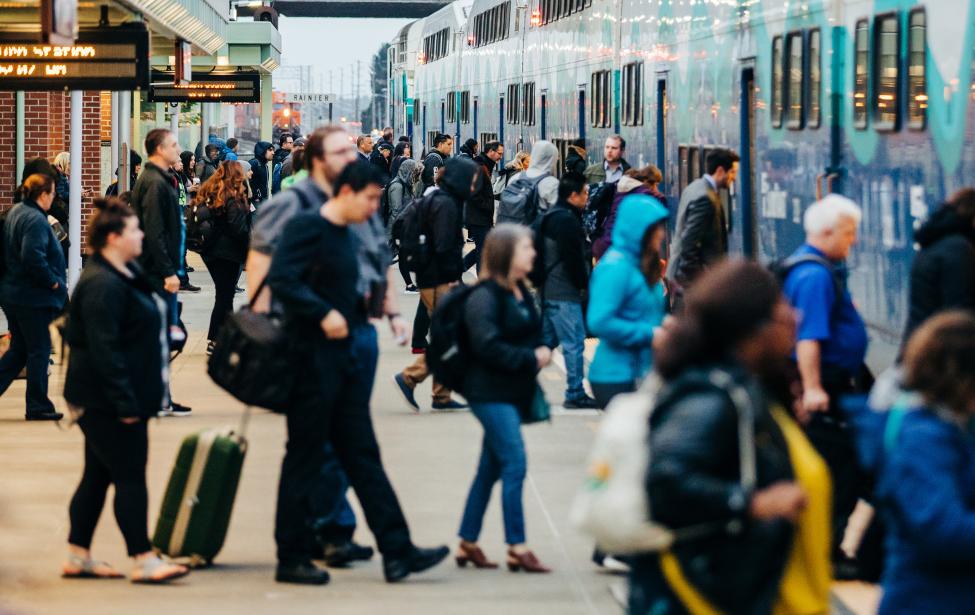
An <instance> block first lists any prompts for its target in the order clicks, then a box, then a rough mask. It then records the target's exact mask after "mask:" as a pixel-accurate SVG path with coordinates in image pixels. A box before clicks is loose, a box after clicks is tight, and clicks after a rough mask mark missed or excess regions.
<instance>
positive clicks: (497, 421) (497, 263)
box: [457, 224, 552, 572]
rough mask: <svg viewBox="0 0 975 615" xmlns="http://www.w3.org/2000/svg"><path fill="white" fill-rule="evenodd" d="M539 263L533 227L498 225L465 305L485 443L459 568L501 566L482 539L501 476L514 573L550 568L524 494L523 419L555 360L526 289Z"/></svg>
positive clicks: (471, 378) (471, 380)
mask: <svg viewBox="0 0 975 615" xmlns="http://www.w3.org/2000/svg"><path fill="white" fill-rule="evenodd" d="M534 260H535V248H534V244H533V242H532V235H531V231H530V230H529V229H528V228H527V227H524V226H520V225H516V224H500V225H498V226H497V227H496V228H495V229H494V230H493V231H491V232H490V233H489V234H488V236H487V239H486V240H485V242H484V253H483V261H482V265H481V280H482V281H481V282H480V284H479V285H478V286H477V288H475V289H474V290H473V291H471V294H470V296H469V297H468V298H467V300H466V302H465V304H464V325H465V329H466V330H467V334H468V336H469V343H470V350H471V357H472V361H471V364H470V369H469V370H468V372H467V374H466V377H465V380H464V389H463V393H464V397H465V398H466V399H467V401H468V402H469V403H470V405H471V412H472V413H473V414H474V416H475V417H477V420H478V421H479V422H480V423H481V426H482V427H484V444H483V448H482V449H481V459H480V462H479V465H478V468H477V475H476V476H475V477H474V483H473V484H472V485H471V490H470V493H469V494H468V496H467V504H466V506H465V508H464V517H463V520H462V521H461V526H460V532H459V534H460V547H459V550H458V553H457V563H458V565H460V566H465V565H466V564H467V563H468V562H470V563H472V564H473V565H474V566H475V567H477V568H497V566H498V565H497V564H496V563H494V562H492V561H490V560H488V558H487V556H485V555H484V553H483V552H482V551H481V549H480V547H479V546H478V544H477V539H478V536H479V535H480V533H481V524H482V522H483V520H484V512H485V510H486V509H487V505H488V501H489V500H490V499H491V490H492V489H493V488H494V483H496V482H497V481H498V479H500V480H501V508H502V510H503V512H504V530H505V542H507V543H508V557H507V564H508V568H509V570H511V571H513V572H514V571H517V570H521V569H524V570H525V571H526V572H549V569H548V568H546V567H545V566H544V565H542V563H541V562H539V561H538V559H537V558H536V557H535V555H534V554H533V553H532V552H531V551H530V550H529V549H528V547H527V546H526V544H525V519H524V514H523V511H522V497H521V496H522V484H523V482H524V479H525V474H526V472H527V460H526V456H525V442H524V440H523V439H522V437H521V416H522V415H523V414H524V413H526V412H527V411H528V410H529V409H530V407H531V404H532V400H533V398H534V396H535V391H536V387H537V385H536V383H535V376H536V374H537V373H538V370H540V369H542V368H543V367H545V366H546V365H548V363H549V361H550V360H551V358H552V353H551V351H550V350H549V349H548V348H547V347H546V346H543V345H542V343H541V333H542V325H541V318H540V317H539V314H538V311H537V310H536V309H535V303H534V300H533V298H532V296H531V295H530V294H529V292H528V289H527V287H526V286H525V279H526V278H527V276H528V274H529V273H530V272H531V269H532V264H533V262H534Z"/></svg>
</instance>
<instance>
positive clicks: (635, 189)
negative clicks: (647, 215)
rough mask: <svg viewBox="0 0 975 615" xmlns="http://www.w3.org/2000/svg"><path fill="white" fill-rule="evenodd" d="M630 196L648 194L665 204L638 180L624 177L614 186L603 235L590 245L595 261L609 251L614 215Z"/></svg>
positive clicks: (654, 191) (659, 195) (658, 195)
mask: <svg viewBox="0 0 975 615" xmlns="http://www.w3.org/2000/svg"><path fill="white" fill-rule="evenodd" d="M631 194H649V195H651V196H652V197H654V198H656V199H657V200H658V201H659V202H660V204H661V205H663V204H664V203H666V201H665V200H664V195H662V194H660V193H659V192H657V191H656V190H654V189H653V188H651V187H650V186H647V185H645V184H643V183H642V182H640V181H639V180H636V179H633V178H632V177H627V176H625V175H624V176H623V179H621V180H620V181H619V182H618V183H617V184H616V195H615V196H613V203H612V205H610V209H609V213H608V214H607V215H606V221H605V222H604V223H603V234H602V235H601V236H600V237H599V238H598V239H597V240H596V241H594V242H593V244H592V255H593V256H594V257H596V259H597V260H598V259H600V258H602V257H603V254H605V253H606V250H608V249H609V244H610V242H611V241H612V238H613V228H614V227H615V226H616V215H617V212H618V211H619V207H620V203H622V202H623V199H624V198H625V197H627V196H629V195H631Z"/></svg>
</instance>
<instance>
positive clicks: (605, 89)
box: [589, 70, 612, 128]
mask: <svg viewBox="0 0 975 615" xmlns="http://www.w3.org/2000/svg"><path fill="white" fill-rule="evenodd" d="M609 84H610V71H608V70H601V71H596V72H594V73H593V74H592V90H591V91H592V105H591V106H590V113H589V115H590V120H591V123H592V125H593V126H595V127H596V128H605V127H607V126H609V125H610V121H611V115H612V114H611V113H610V104H611V101H612V98H611V92H610V89H609V88H610V85H609Z"/></svg>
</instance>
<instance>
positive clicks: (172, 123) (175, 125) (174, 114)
mask: <svg viewBox="0 0 975 615" xmlns="http://www.w3.org/2000/svg"><path fill="white" fill-rule="evenodd" d="M169 130H170V131H171V132H172V133H173V134H174V135H176V140H177V141H179V106H178V105H177V106H176V107H170V109H169ZM187 145H188V144H186V143H183V144H182V147H183V149H190V148H191V147H192V145H190V146H189V147H187Z"/></svg>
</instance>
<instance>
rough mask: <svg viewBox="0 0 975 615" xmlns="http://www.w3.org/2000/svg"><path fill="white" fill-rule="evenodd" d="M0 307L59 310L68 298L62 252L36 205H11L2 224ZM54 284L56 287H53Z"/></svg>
mask: <svg viewBox="0 0 975 615" xmlns="http://www.w3.org/2000/svg"><path fill="white" fill-rule="evenodd" d="M3 251H4V261H5V266H6V271H4V274H3V282H2V283H0V300H2V301H3V303H4V304H13V305H21V306H26V307H38V308H42V307H43V308H53V309H55V310H60V309H61V308H62V307H64V303H65V301H66V300H67V297H68V289H67V277H66V276H67V272H66V269H67V267H66V265H65V263H64V250H62V249H61V244H60V243H58V239H57V237H55V235H54V231H53V230H52V229H51V225H50V223H49V222H48V219H47V214H46V213H45V212H44V210H42V209H41V207H40V205H38V204H37V203H35V202H34V201H31V200H29V199H24V201H22V202H20V203H18V204H17V205H14V206H13V208H12V209H11V210H10V211H9V212H8V213H7V217H6V219H5V220H4V224H3ZM55 284H57V285H58V287H57V288H54V285H55Z"/></svg>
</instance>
